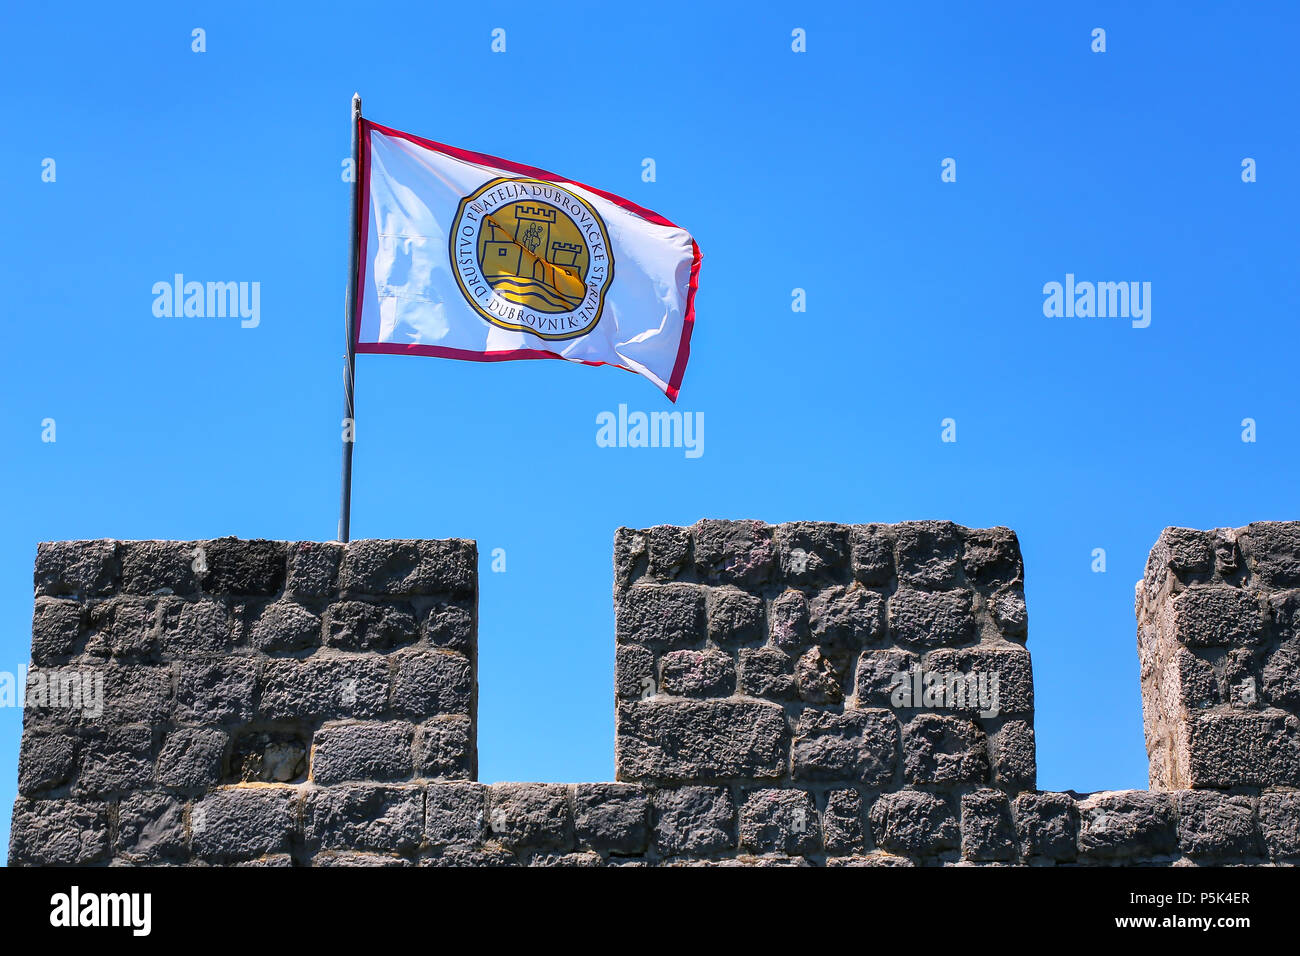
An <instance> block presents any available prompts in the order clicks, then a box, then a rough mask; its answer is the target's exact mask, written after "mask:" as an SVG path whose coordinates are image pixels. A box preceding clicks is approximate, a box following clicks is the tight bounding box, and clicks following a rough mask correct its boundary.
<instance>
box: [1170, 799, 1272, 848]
mask: <svg viewBox="0 0 1300 956" xmlns="http://www.w3.org/2000/svg"><path fill="white" fill-rule="evenodd" d="M1174 805H1175V808H1176V811H1177V814H1178V846H1179V848H1180V849H1181V850H1182V851H1183V852H1184V853H1186V854H1187V855H1188V856H1193V857H1214V858H1219V859H1224V860H1232V859H1247V858H1251V857H1255V856H1258V855H1259V853H1260V839H1259V833H1258V830H1257V829H1256V827H1255V806H1254V803H1253V802H1252V801H1251V799H1250V798H1248V797H1232V796H1228V795H1226V794H1223V793H1216V792H1214V791H1210V790H1185V791H1183V792H1181V793H1178V794H1176V795H1175V798H1174Z"/></svg>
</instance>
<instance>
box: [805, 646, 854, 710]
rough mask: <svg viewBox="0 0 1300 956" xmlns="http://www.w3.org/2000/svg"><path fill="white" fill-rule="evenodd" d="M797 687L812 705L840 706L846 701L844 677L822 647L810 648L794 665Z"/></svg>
mask: <svg viewBox="0 0 1300 956" xmlns="http://www.w3.org/2000/svg"><path fill="white" fill-rule="evenodd" d="M794 681H795V687H796V688H797V689H798V691H799V696H800V698H802V699H803V700H805V701H807V702H808V703H810V704H838V703H839V702H840V701H842V700H843V699H844V686H843V681H844V677H843V675H842V674H841V673H840V669H839V667H837V666H836V664H835V662H834V661H833V660H832V659H831V658H830V657H828V656H826V654H824V653H823V652H822V648H820V647H810V648H809V649H808V650H806V651H804V653H803V655H802V656H801V657H800V658H799V660H798V661H796V662H795V665H794Z"/></svg>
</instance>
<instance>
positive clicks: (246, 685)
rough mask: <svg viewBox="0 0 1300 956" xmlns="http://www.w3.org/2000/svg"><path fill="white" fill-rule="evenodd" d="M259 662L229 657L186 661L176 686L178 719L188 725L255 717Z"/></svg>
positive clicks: (181, 667) (182, 665)
mask: <svg viewBox="0 0 1300 956" xmlns="http://www.w3.org/2000/svg"><path fill="white" fill-rule="evenodd" d="M257 671H258V662H257V661H255V660H253V659H251V658H244V657H227V658H221V659H217V660H212V661H186V662H184V663H182V664H181V665H180V671H179V673H180V676H179V679H178V681H177V684H176V719H177V720H179V721H184V722H187V723H195V724H201V723H208V724H222V723H230V722H234V721H246V720H249V719H250V718H251V717H252V716H253V712H254V702H255V700H256V688H257Z"/></svg>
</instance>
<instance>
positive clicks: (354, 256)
mask: <svg viewBox="0 0 1300 956" xmlns="http://www.w3.org/2000/svg"><path fill="white" fill-rule="evenodd" d="M361 202H362V197H361V94H360V93H353V94H352V214H351V223H352V228H351V230H350V235H351V237H352V238H351V249H350V250H349V253H348V263H349V271H348V287H347V294H346V296H345V297H344V305H343V328H344V331H345V333H346V335H347V357H346V359H345V360H344V362H343V489H342V495H341V500H340V502H339V540H340V541H345V542H346V541H347V540H348V536H349V533H350V531H351V523H352V445H353V444H354V442H355V439H356V425H355V418H354V412H355V409H354V407H353V387H354V385H355V384H356V371H357V351H356V332H355V330H354V329H353V325H352V322H353V316H354V314H355V312H356V302H357V295H358V293H359V291H360V290H359V288H358V282H359V279H360V276H359V273H360V271H361V270H360V268H359V266H360V261H359V260H360V256H361V237H360V236H359V235H358V230H359V229H360V228H361V227H360V222H361Z"/></svg>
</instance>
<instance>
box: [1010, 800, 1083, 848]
mask: <svg viewBox="0 0 1300 956" xmlns="http://www.w3.org/2000/svg"><path fill="white" fill-rule="evenodd" d="M1013 808H1014V812H1013V815H1014V817H1015V821H1016V836H1017V837H1018V839H1019V842H1020V855H1021V856H1022V857H1023V858H1025V859H1031V858H1034V857H1044V858H1046V859H1050V860H1059V861H1062V862H1069V861H1071V860H1073V859H1074V858H1075V857H1076V856H1077V855H1078V852H1079V809H1078V806H1077V804H1076V803H1075V801H1074V798H1073V797H1071V796H1070V795H1069V794H1066V793H1022V794H1020V795H1019V796H1017V797H1016V799H1015V801H1014V804H1013Z"/></svg>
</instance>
